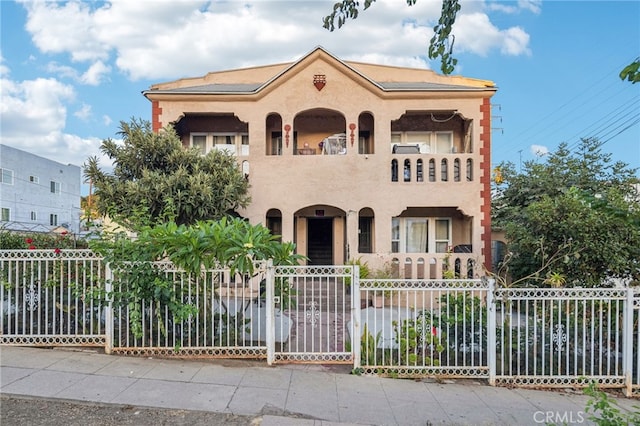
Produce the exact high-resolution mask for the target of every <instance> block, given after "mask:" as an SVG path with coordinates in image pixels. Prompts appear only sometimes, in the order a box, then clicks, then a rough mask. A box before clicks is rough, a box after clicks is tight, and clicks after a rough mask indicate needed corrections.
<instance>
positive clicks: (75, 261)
mask: <svg viewBox="0 0 640 426" xmlns="http://www.w3.org/2000/svg"><path fill="white" fill-rule="evenodd" d="M104 281H105V268H104V265H103V263H102V259H101V258H100V257H99V256H98V255H96V254H95V253H94V252H92V251H90V250H2V251H0V300H1V304H0V313H1V315H0V330H1V333H2V334H0V343H2V344H22V345H44V346H48V345H74V346H75V345H87V346H104V345H105V338H106V323H105V309H104V308H105V306H103V305H102V304H100V303H98V302H96V301H95V299H94V298H92V297H91V294H92V293H93V292H94V290H95V289H96V288H101V287H102V286H103V284H104Z"/></svg>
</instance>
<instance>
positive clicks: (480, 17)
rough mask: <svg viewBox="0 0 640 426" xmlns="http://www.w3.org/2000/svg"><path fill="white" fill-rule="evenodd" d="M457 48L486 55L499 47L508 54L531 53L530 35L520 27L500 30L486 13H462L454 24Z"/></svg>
mask: <svg viewBox="0 0 640 426" xmlns="http://www.w3.org/2000/svg"><path fill="white" fill-rule="evenodd" d="M453 33H454V34H455V36H456V43H455V48H456V50H458V51H466V52H471V53H475V54H478V55H482V56H486V55H487V54H488V53H489V51H490V50H492V49H496V48H497V49H499V50H500V52H501V53H503V54H506V55H529V54H530V53H531V51H530V49H529V35H528V34H527V33H526V32H525V31H524V30H522V29H521V28H518V27H512V28H509V29H507V30H500V29H498V28H497V27H496V26H495V25H493V24H492V23H491V21H490V20H489V17H488V16H487V15H486V14H484V13H471V14H466V15H460V16H459V17H458V18H457V20H456V23H455V25H454V30H453Z"/></svg>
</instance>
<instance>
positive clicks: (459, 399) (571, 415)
mask: <svg viewBox="0 0 640 426" xmlns="http://www.w3.org/2000/svg"><path fill="white" fill-rule="evenodd" d="M0 365H1V381H0V392H1V393H3V394H7V395H24V396H32V397H44V398H54V399H66V400H80V401H91V402H97V403H108V404H123V405H129V406H138V407H161V408H174V409H185V410H199V411H212V412H218V413H232V414H238V415H249V416H255V418H256V419H258V421H256V423H255V424H262V425H264V426H281V425H296V426H297V425H301V426H305V425H306V426H311V425H316V426H317V425H324V426H328V425H330V424H338V423H343V424H344V423H347V424H360V425H427V424H447V425H453V424H455V425H477V424H483V425H488V424H491V425H497V424H501V425H513V424H518V425H536V424H548V423H556V424H563V423H566V424H572V423H576V424H589V422H588V421H587V417H588V414H587V413H585V406H586V402H587V400H588V398H587V397H586V396H584V395H583V394H582V393H581V392H578V391H565V392H558V391H537V390H527V389H508V388H501V387H490V386H486V385H484V384H482V383H479V382H475V381H473V380H455V381H445V382H442V383H438V382H435V381H429V380H417V381H413V380H399V379H388V378H379V377H370V376H355V375H351V374H349V371H348V367H345V366H331V367H326V366H319V365H280V366H277V367H267V366H265V365H264V364H263V363H262V362H259V363H256V362H252V361H235V360H234V361H227V360H175V359H173V360H168V359H157V358H133V357H123V356H117V355H105V354H102V353H99V352H96V351H94V350H92V349H87V350H78V349H68V348H67V349H64V348H59V349H39V348H24V347H13V346H2V347H0ZM615 400H616V401H617V402H618V403H619V404H620V405H621V406H622V407H624V408H625V409H627V410H633V409H634V406H636V408H635V409H637V406H638V405H640V402H639V401H638V400H634V399H626V398H624V397H620V398H616V399H615ZM3 420H5V419H3ZM7 420H8V419H7Z"/></svg>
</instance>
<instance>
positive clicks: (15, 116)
mask: <svg viewBox="0 0 640 426" xmlns="http://www.w3.org/2000/svg"><path fill="white" fill-rule="evenodd" d="M75 96H76V93H75V91H74V89H73V88H72V87H71V86H69V85H67V84H64V83H61V82H60V81H58V80H56V79H53V78H38V79H35V80H25V81H13V80H10V79H8V78H4V77H3V78H2V80H1V81H0V99H1V102H0V117H1V124H0V126H1V128H2V143H3V144H6V145H9V146H12V147H14V148H18V149H22V150H25V151H27V152H31V153H33V154H36V155H40V156H43V157H46V158H50V159H52V160H55V161H59V162H61V163H65V164H67V163H70V164H75V165H82V164H83V163H84V162H85V161H86V159H87V155H97V154H99V149H98V148H99V146H100V142H101V141H100V140H99V139H97V138H82V137H79V136H75V135H69V134H66V133H64V128H65V126H66V120H67V107H66V103H67V102H70V101H73V100H74V99H75ZM81 111H82V110H81ZM88 153H89V154H88ZM91 153H95V154H91Z"/></svg>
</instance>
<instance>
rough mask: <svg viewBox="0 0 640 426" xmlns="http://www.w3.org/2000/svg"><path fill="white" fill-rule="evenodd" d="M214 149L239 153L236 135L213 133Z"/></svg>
mask: <svg viewBox="0 0 640 426" xmlns="http://www.w3.org/2000/svg"><path fill="white" fill-rule="evenodd" d="M213 149H217V150H219V151H227V152H229V153H231V154H234V155H235V154H237V152H238V151H237V149H236V141H235V135H220V134H218V135H216V134H214V135H213Z"/></svg>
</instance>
